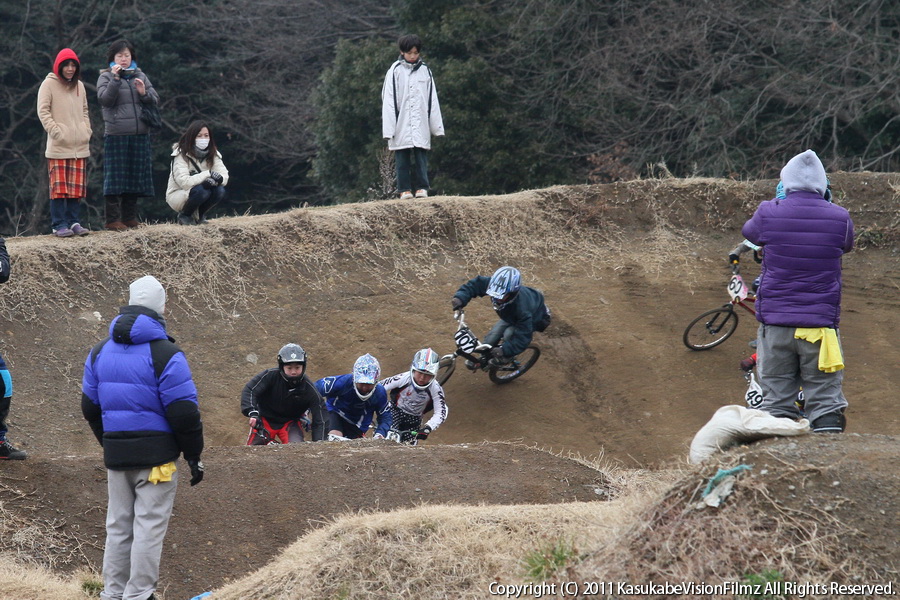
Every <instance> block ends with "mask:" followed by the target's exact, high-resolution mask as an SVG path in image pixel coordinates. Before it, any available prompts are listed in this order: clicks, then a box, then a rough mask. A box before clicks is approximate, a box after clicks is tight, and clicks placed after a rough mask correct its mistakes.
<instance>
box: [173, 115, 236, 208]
mask: <svg viewBox="0 0 900 600" xmlns="http://www.w3.org/2000/svg"><path fill="white" fill-rule="evenodd" d="M226 185H228V169H226V168H225V163H223V162H222V155H221V154H219V151H218V150H217V149H216V140H215V138H213V134H212V130H211V129H210V128H209V126H208V125H207V124H206V123H204V122H203V121H194V122H193V123H191V124H190V125H189V126H188V128H187V130H186V131H185V132H184V134H183V135H182V136H181V139H180V140H178V143H177V144H175V145H173V146H172V171H171V173H169V185H168V188H167V189H166V202H167V203H168V204H169V206H171V207H172V209H173V210H175V211H176V212H178V223H179V224H181V225H200V224H202V223H206V222H207V220H206V217H205V215H206V213H208V212H209V209H211V208H212V207H213V206H215V205H216V204H218V203H219V202H221V201H222V200H224V199H225V186H226Z"/></svg>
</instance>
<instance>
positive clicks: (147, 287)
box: [128, 275, 166, 315]
mask: <svg viewBox="0 0 900 600" xmlns="http://www.w3.org/2000/svg"><path fill="white" fill-rule="evenodd" d="M128 291H129V292H131V296H130V297H129V298H128V304H129V305H131V306H143V307H146V308H149V309H150V310H155V311H156V312H157V313H159V314H160V315H162V314H163V312H165V310H166V290H164V289H163V286H162V284H161V283H160V282H159V281H157V279H156V277H154V276H153V275H144V276H143V277H141V278H140V279H136V280H134V281H132V282H131V285H130V286H129V288H128Z"/></svg>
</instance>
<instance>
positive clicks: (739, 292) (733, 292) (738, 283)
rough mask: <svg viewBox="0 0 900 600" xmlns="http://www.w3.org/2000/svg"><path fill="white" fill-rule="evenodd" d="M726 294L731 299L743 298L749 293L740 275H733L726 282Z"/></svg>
mask: <svg viewBox="0 0 900 600" xmlns="http://www.w3.org/2000/svg"><path fill="white" fill-rule="evenodd" d="M728 295H729V296H731V299H732V300H744V299H745V298H746V297H747V296H748V295H749V290H748V289H747V286H746V285H745V284H744V280H743V279H741V276H740V275H733V276H732V277H731V281H729V282H728Z"/></svg>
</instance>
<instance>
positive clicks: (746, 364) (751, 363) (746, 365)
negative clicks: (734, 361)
mask: <svg viewBox="0 0 900 600" xmlns="http://www.w3.org/2000/svg"><path fill="white" fill-rule="evenodd" d="M740 364H741V371H750V370H752V369H753V367H755V366H756V359H755V358H753V357H752V356H751V357H750V358H745V359H744V360H742V361H741V363H740Z"/></svg>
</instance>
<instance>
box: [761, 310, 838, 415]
mask: <svg viewBox="0 0 900 600" xmlns="http://www.w3.org/2000/svg"><path fill="white" fill-rule="evenodd" d="M796 330H797V328H796V327H780V326H778V325H763V324H760V326H759V330H758V331H757V334H756V339H757V346H756V352H757V367H756V368H757V372H758V373H759V385H760V387H762V392H763V402H762V404H761V405H760V407H759V408H760V410H763V411H765V412H767V413H769V414H772V415H774V416H776V417H790V418H797V417H799V416H800V414H799V412H798V409H797V407H796V406H795V405H794V401H795V400H796V399H797V392H799V391H800V388H801V386H802V387H803V397H804V399H805V401H806V409H805V410H806V418H807V419H809V421H810V423H812V422H813V421H815V420H816V419H818V418H819V417H821V416H822V415H826V414H828V413H832V412H839V411H842V410H844V409H845V408H847V399H846V398H844V392H843V391H842V389H841V385H842V383H843V381H844V371H843V369H841V370H840V371H837V372H835V373H825V372H823V371H820V370H819V347H820V346H821V342H817V343H815V344H813V343H810V342H807V341H806V340H798V339H795V338H794V332H795V331H796ZM840 341H841V338H840V332H838V344H840Z"/></svg>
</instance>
